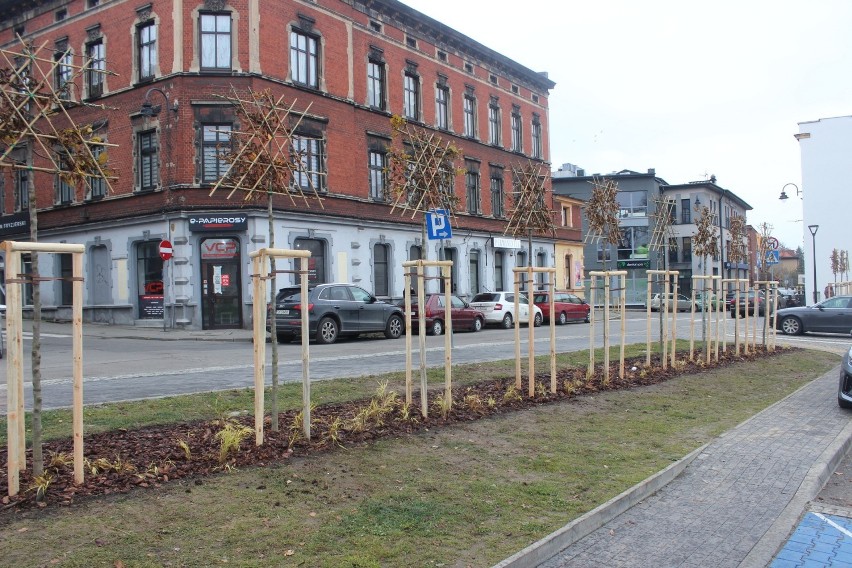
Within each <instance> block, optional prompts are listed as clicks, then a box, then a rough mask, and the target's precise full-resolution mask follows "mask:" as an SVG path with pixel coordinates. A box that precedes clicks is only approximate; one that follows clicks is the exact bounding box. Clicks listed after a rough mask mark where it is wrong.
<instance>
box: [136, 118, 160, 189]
mask: <svg viewBox="0 0 852 568" xmlns="http://www.w3.org/2000/svg"><path fill="white" fill-rule="evenodd" d="M156 137H157V133H156V132H155V131H153V130H149V131H147V132H140V133H139V190H140V191H152V190H153V189H154V188H156V187H157V185H158V184H159V183H160V159H159V155H158V152H159V148H157V138H156Z"/></svg>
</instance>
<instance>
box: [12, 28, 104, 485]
mask: <svg viewBox="0 0 852 568" xmlns="http://www.w3.org/2000/svg"><path fill="white" fill-rule="evenodd" d="M46 45H47V44H46V43H45V44H42V45H41V46H39V47H36V46H34V45H33V44H32V43H29V42H26V41H24V40H23V39H21V38H20V37H18V46H17V47H16V48H14V49H0V169H4V168H5V169H10V170H28V171H30V172H32V174H34V175H29V176H27V209H28V211H29V221H30V240H31V241H32V242H37V241H38V215H37V212H38V200H37V194H36V183H35V179H34V177H35V175H44V174H47V175H52V176H57V177H59V178H60V179H61V181H62V182H63V183H65V184H67V185H68V186H69V187H70V188H72V191H74V192H75V193H76V194H77V195H80V193H81V192H83V191H85V190H86V188H89V189H91V185H92V184H93V183H99V184H103V185H104V186H105V189H106V191H111V190H112V188H111V185H110V180H112V179H115V175H114V172H113V170H112V169H111V168H109V167H108V166H107V162H108V160H109V156H108V153H107V151H106V148H107V147H110V146H114V145H112V144H107V143H106V142H105V141H104V140H103V139H102V138H101V137H100V136H98V135H97V134H96V132H95V128H94V127H93V126H92V125H91V124H85V125H81V126H78V125H77V124H76V123H75V121H74V119H73V117H72V116H71V114H70V113H69V107H70V106H71V105H70V104H69V99H70V96H71V93H72V92H73V91H74V90H75V89H76V86H77V85H78V84H80V83H81V81H82V77H83V74H84V73H104V74H111V73H110V72H108V71H105V70H103V71H101V70H94V69H91V68H90V67H88V66H87V65H86V63H85V62H79V63H75V62H74V57H73V55H72V54H71V53H70V51H66V52H65V53H64V54H63V56H62V57H60V58H55V57H53V54H52V52H47V49H46V47H45V46H46ZM58 75H61V76H62V77H63V78H64V79H63V84H62V85H61V86H57V85H56V84H55V82H54V78H55V77H56V76H58ZM85 105H86V106H89V107H96V108H101V109H105V108H106V107H104V106H103V105H99V104H93V103H89V102H87V103H85ZM21 149H23V150H24V153H25V157H24V158H23V159H20V158H19V159H15V157H13V154H14V153H16V152H19V151H21ZM30 262H31V271H32V275H33V276H32V279H33V280H32V288H33V324H32V349H31V357H32V359H31V361H32V363H31V372H32V385H33V387H32V390H33V410H32V448H33V474H34V475H36V476H38V475H41V474H42V472H43V467H44V457H43V455H42V423H41V413H42V385H41V289H40V280H39V255H38V254H37V253H32V254H31V257H30Z"/></svg>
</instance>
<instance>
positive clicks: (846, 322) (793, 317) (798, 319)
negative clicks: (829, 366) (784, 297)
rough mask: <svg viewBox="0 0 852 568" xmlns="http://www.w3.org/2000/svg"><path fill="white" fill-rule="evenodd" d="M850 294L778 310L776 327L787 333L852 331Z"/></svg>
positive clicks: (851, 301)
mask: <svg viewBox="0 0 852 568" xmlns="http://www.w3.org/2000/svg"><path fill="white" fill-rule="evenodd" d="M850 303H852V296H835V297H833V298H829V299H827V300H823V301H822V302H819V303H817V304H814V305H812V306H800V307H797V308H784V309H783V310H778V317H777V318H776V320H775V321H776V324H775V325H776V327H777V328H778V329H779V330H781V331H782V332H783V333H786V334H788V335H799V334H801V333H805V332H807V331H816V332H826V333H850V332H852V305H850Z"/></svg>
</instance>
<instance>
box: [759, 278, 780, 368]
mask: <svg viewBox="0 0 852 568" xmlns="http://www.w3.org/2000/svg"><path fill="white" fill-rule="evenodd" d="M754 285H755V291H756V292H757V293H760V290H759V288H760V286H761V285H763V288H764V290H765V292H766V295H765V298H764V299H765V303H766V305H765V306H764V309H763V348H764V349H766V350H768V351H775V339H776V335H777V333H778V329H777V321H776V320H777V319H778V281H777V280H756V281H755V282H754ZM770 316H771V321H772V325H769V322H770Z"/></svg>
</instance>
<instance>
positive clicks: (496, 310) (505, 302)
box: [470, 292, 544, 329]
mask: <svg viewBox="0 0 852 568" xmlns="http://www.w3.org/2000/svg"><path fill="white" fill-rule="evenodd" d="M470 307H471V308H476V309H477V310H479V311H481V312H482V313H483V314H485V323H487V324H495V325H498V324H499V325H501V326H502V327H503V328H504V329H509V328H511V327H512V326H514V325H515V318H516V317H517V319H518V321H520V322H521V323H527V324H528V323H529V322H530V301H529V299H528V298H527V296H526V294H520V295H519V297H518V311H519V312H520V314H517V315H516V314H515V293H514V292H482V293H481V294H477V295H476V296H474V297H473V300H471V301H470ZM532 309H533V314H534V315H533V325H534V326H535V327H538V326H540V325H541V322H542V321H543V320H544V317H543V316H542V314H541V308H539V307H538V306H536V305H535V304H533V306H532Z"/></svg>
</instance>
